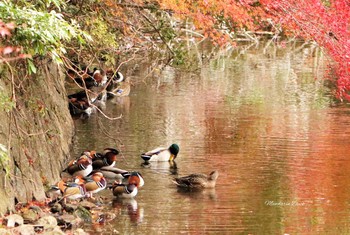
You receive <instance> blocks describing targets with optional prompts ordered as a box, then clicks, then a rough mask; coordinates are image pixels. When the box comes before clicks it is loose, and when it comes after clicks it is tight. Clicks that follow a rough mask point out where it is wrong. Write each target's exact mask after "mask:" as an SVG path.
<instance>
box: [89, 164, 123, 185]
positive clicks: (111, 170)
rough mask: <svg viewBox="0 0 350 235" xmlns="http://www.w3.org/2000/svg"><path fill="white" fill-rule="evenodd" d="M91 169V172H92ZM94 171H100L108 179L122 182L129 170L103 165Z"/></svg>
mask: <svg viewBox="0 0 350 235" xmlns="http://www.w3.org/2000/svg"><path fill="white" fill-rule="evenodd" d="M94 171H95V170H93V171H92V172H94ZM96 171H100V172H102V174H103V175H104V176H105V177H106V178H107V179H110V180H117V181H118V182H122V181H123V180H124V179H127V178H128V177H129V176H130V172H129V171H126V170H122V169H119V168H116V167H113V166H103V167H101V168H99V169H98V170H96Z"/></svg>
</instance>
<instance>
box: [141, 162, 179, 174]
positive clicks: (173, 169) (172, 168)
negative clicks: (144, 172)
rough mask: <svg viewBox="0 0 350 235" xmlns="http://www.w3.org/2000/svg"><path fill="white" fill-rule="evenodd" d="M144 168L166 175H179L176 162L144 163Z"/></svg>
mask: <svg viewBox="0 0 350 235" xmlns="http://www.w3.org/2000/svg"><path fill="white" fill-rule="evenodd" d="M141 166H142V167H145V168H150V169H153V170H155V171H157V172H159V173H165V174H168V173H170V175H178V173H177V169H178V168H177V164H176V162H174V161H169V162H148V161H147V162H143V163H142V164H141Z"/></svg>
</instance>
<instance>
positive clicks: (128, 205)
mask: <svg viewBox="0 0 350 235" xmlns="http://www.w3.org/2000/svg"><path fill="white" fill-rule="evenodd" d="M112 207H113V209H114V212H115V213H116V214H119V215H123V214H125V213H126V214H127V215H128V216H129V218H130V222H131V223H132V224H135V225H137V224H139V223H142V221H143V208H139V206H138V204H137V201H136V200H135V199H134V198H130V199H119V198H116V199H114V200H113V204H112Z"/></svg>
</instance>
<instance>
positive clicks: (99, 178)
mask: <svg viewBox="0 0 350 235" xmlns="http://www.w3.org/2000/svg"><path fill="white" fill-rule="evenodd" d="M77 183H78V184H80V185H84V187H85V189H86V191H87V192H88V193H89V197H92V195H93V194H94V193H98V192H100V191H102V190H103V189H105V188H106V186H107V180H106V179H105V177H104V176H103V174H102V173H101V172H95V173H93V174H92V175H91V176H90V177H77Z"/></svg>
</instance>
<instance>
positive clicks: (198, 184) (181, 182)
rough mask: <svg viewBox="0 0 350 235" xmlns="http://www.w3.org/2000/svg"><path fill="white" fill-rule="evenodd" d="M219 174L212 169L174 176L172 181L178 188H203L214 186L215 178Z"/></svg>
mask: <svg viewBox="0 0 350 235" xmlns="http://www.w3.org/2000/svg"><path fill="white" fill-rule="evenodd" d="M218 176H219V172H218V171H216V170H215V171H212V172H211V173H210V174H209V175H206V174H198V173H197V174H190V175H187V176H183V177H177V178H174V180H173V182H174V183H175V184H176V185H177V186H178V187H180V188H187V189H204V188H215V185H216V180H217V178H218Z"/></svg>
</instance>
